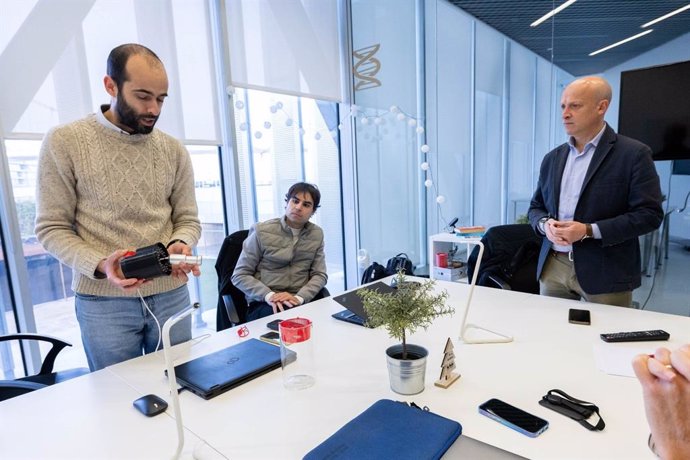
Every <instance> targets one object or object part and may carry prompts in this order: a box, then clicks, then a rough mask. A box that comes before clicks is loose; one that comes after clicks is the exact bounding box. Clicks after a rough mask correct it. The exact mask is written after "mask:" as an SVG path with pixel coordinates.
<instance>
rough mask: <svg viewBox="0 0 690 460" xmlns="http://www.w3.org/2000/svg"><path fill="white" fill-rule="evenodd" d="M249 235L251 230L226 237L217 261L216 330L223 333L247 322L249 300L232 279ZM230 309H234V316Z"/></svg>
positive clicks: (239, 231) (240, 231)
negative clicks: (229, 312) (229, 311)
mask: <svg viewBox="0 0 690 460" xmlns="http://www.w3.org/2000/svg"><path fill="white" fill-rule="evenodd" d="M248 235H249V230H238V231H236V232H234V233H232V234H230V235H228V236H226V237H225V240H224V241H223V245H222V246H221V248H220V252H218V259H217V260H216V273H217V274H218V309H217V312H216V330H218V331H222V330H223V329H228V328H230V327H232V326H235V325H237V324H242V323H245V322H246V321H247V299H246V297H245V296H244V293H243V292H242V291H240V290H239V289H238V288H237V287H236V286H235V285H234V284H232V281H231V280H230V278H231V277H232V272H233V271H235V265H237V260H238V259H239V258H240V254H241V253H242V243H243V242H244V240H245V239H247V236H248ZM228 309H231V312H232V309H234V313H235V314H233V315H230V314H228Z"/></svg>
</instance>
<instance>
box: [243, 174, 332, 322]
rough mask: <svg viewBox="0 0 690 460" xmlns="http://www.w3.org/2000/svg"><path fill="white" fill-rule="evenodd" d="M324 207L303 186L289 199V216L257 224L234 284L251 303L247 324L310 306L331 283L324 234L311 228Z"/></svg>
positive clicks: (316, 195) (313, 190)
mask: <svg viewBox="0 0 690 460" xmlns="http://www.w3.org/2000/svg"><path fill="white" fill-rule="evenodd" d="M320 201H321V192H319V189H318V188H316V186H315V185H312V184H307V183H305V182H299V183H297V184H295V185H293V186H292V187H290V190H288V192H287V194H286V195H285V202H286V205H285V215H284V216H283V217H280V218H275V219H270V220H267V221H265V222H259V223H257V224H254V225H253V226H252V228H251V229H250V230H249V236H248V237H247V239H246V240H244V244H243V245H242V254H241V255H240V258H239V260H238V261H237V265H236V266H235V271H234V272H233V274H232V283H233V284H234V285H235V286H237V288H239V289H240V290H241V291H242V292H244V294H245V296H246V297H247V303H248V305H249V308H248V310H247V321H253V320H255V319H259V318H263V317H264V316H268V315H272V314H274V313H277V312H279V311H283V310H285V309H289V308H292V307H296V306H298V305H302V304H303V303H305V302H309V301H311V300H312V299H314V297H315V296H316V295H317V294H318V293H319V292H320V291H321V289H323V287H324V286H325V285H326V281H327V280H328V275H327V274H326V258H325V256H324V250H323V248H324V243H323V230H321V227H319V226H318V225H316V224H313V223H311V222H309V219H310V218H311V216H313V215H314V213H315V212H316V209H317V208H318V207H319V202H320Z"/></svg>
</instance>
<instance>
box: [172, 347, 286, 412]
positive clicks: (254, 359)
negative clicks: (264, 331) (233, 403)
mask: <svg viewBox="0 0 690 460" xmlns="http://www.w3.org/2000/svg"><path fill="white" fill-rule="evenodd" d="M278 367H280V347H277V346H275V345H271V344H269V343H265V342H262V341H260V340H257V339H249V340H246V341H244V342H240V343H238V344H237V345H233V346H231V347H228V348H225V349H223V350H219V351H216V352H215V353H211V354H208V355H206V356H200V357H199V358H196V359H193V360H191V361H188V362H186V363H184V364H180V365H179V366H175V377H177V382H178V383H179V384H180V385H182V386H183V387H184V388H185V389H188V390H190V391H192V392H193V393H195V394H197V395H199V396H201V397H202V398H204V399H211V398H214V397H216V396H218V395H219V394H221V393H224V392H226V391H228V390H230V389H231V388H234V387H236V386H239V385H242V384H243V383H245V382H248V381H250V380H252V379H255V378H256V377H259V376H260V375H263V374H265V373H266V372H269V371H272V370H273V369H276V368H278Z"/></svg>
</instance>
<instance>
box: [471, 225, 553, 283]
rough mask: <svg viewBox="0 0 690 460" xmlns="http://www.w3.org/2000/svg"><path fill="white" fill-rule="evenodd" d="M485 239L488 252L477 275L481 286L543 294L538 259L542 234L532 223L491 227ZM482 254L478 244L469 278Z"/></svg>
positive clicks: (472, 259)
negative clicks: (537, 232)
mask: <svg viewBox="0 0 690 460" xmlns="http://www.w3.org/2000/svg"><path fill="white" fill-rule="evenodd" d="M482 243H484V255H483V257H482V261H481V264H480V266H479V273H478V275H477V285H478V286H487V287H493V288H498V289H510V290H513V291H520V292H528V293H531V294H539V281H538V280H537V260H538V257H539V249H540V247H541V237H539V236H537V235H536V234H535V233H534V230H533V229H532V227H531V226H530V225H529V224H510V225H498V226H496V227H491V228H490V229H488V230H487V231H486V233H485V234H484V236H483V237H482ZM478 256H479V246H476V247H475V248H474V250H473V251H472V254H470V257H469V258H468V261H467V273H468V279H472V276H473V274H474V268H475V266H476V263H477V257H478Z"/></svg>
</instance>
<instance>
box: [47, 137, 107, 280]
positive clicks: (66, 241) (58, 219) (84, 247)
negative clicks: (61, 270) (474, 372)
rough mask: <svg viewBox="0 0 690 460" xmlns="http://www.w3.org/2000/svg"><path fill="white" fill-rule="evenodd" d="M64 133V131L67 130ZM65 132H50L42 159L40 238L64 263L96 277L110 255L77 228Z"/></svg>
mask: <svg viewBox="0 0 690 460" xmlns="http://www.w3.org/2000/svg"><path fill="white" fill-rule="evenodd" d="M63 134H64V131H63ZM66 142H68V141H67V140H66V139H65V138H64V135H61V134H60V133H59V132H56V130H55V129H53V130H51V131H49V132H48V133H47V134H46V137H45V139H44V141H43V145H42V147H41V152H40V155H39V159H38V178H37V181H36V229H35V231H36V237H37V238H38V240H39V241H40V242H41V244H42V245H43V247H44V248H45V249H46V250H47V251H48V252H49V253H51V254H53V255H54V256H55V257H56V258H57V259H58V260H59V261H60V262H62V263H64V264H65V265H67V266H69V267H72V268H74V269H75V270H77V271H78V272H79V273H81V274H83V275H85V276H88V277H90V278H94V273H95V271H96V267H97V266H98V263H99V262H100V261H101V260H102V259H104V258H105V257H107V256H108V254H106V253H104V252H100V251H98V250H97V249H96V248H94V247H93V246H91V245H89V244H87V243H86V242H85V241H84V240H83V239H82V238H81V237H80V236H78V235H77V233H76V231H75V228H74V221H75V209H76V206H77V192H76V178H75V176H74V165H73V164H72V158H71V157H70V156H69V155H65V154H64V153H65V152H66V151H67V149H65V148H60V147H61V146H60V144H61V143H66Z"/></svg>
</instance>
